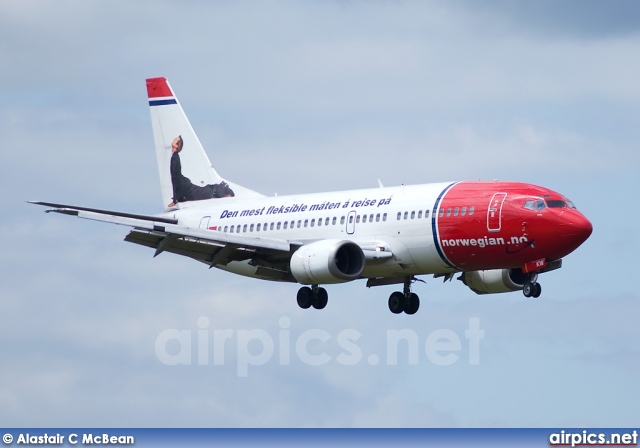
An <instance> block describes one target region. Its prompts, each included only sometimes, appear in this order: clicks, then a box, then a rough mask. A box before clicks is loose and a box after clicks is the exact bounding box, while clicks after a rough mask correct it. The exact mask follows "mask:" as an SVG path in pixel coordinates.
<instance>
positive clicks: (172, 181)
mask: <svg viewBox="0 0 640 448" xmlns="http://www.w3.org/2000/svg"><path fill="white" fill-rule="evenodd" d="M147 94H148V96H149V108H150V110H151V124H152V126H153V139H154V142H155V150H156V159H157V161H158V170H159V174H160V186H161V188H162V201H163V203H164V206H165V210H171V209H174V208H180V205H181V204H185V203H187V202H193V201H198V200H204V199H214V198H221V199H225V198H227V197H244V198H247V197H262V196H263V195H261V194H259V193H257V192H255V191H252V190H249V189H247V188H244V187H242V186H240V185H236V184H233V183H231V182H225V181H224V179H222V178H221V177H220V175H218V173H217V172H216V170H215V169H214V168H213V166H212V165H211V162H210V161H209V157H207V154H206V153H205V151H204V148H203V147H202V144H201V143H200V140H199V139H198V136H197V135H196V133H195V132H194V130H193V128H192V127H191V123H189V120H188V119H187V116H186V115H185V113H184V111H183V110H182V106H180V103H179V102H178V99H177V98H176V96H175V95H174V93H173V91H172V90H171V87H170V86H169V82H168V81H167V79H166V78H149V79H147ZM175 153H177V155H176V154H175Z"/></svg>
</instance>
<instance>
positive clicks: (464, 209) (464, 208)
mask: <svg viewBox="0 0 640 448" xmlns="http://www.w3.org/2000/svg"><path fill="white" fill-rule="evenodd" d="M466 214H467V207H462V208H461V209H460V216H464V215H466Z"/></svg>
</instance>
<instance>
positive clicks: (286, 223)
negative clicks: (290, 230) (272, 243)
mask: <svg viewBox="0 0 640 448" xmlns="http://www.w3.org/2000/svg"><path fill="white" fill-rule="evenodd" d="M288 225H289V221H285V222H284V224H283V225H282V228H283V229H285V230H287V227H288Z"/></svg>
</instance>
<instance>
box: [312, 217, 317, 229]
mask: <svg viewBox="0 0 640 448" xmlns="http://www.w3.org/2000/svg"><path fill="white" fill-rule="evenodd" d="M315 225H316V218H313V219H312V220H311V227H313V226H315Z"/></svg>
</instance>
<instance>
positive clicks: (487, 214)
mask: <svg viewBox="0 0 640 448" xmlns="http://www.w3.org/2000/svg"><path fill="white" fill-rule="evenodd" d="M532 199H534V200H535V199H539V200H540V199H541V200H545V199H547V200H565V198H564V196H562V195H560V194H559V193H556V192H554V191H552V190H549V189H548V188H544V187H539V186H537V185H531V184H526V183H519V182H499V181H496V182H460V183H458V184H456V185H454V186H453V187H452V188H451V189H450V190H449V191H448V192H447V193H446V195H445V196H444V198H443V199H442V201H441V203H440V206H439V215H438V236H439V241H438V242H439V244H440V247H441V249H442V251H443V253H444V254H445V256H446V257H447V259H448V260H449V261H450V262H451V263H452V264H453V265H455V266H456V267H457V268H459V269H461V270H483V269H497V268H519V267H522V266H523V265H524V264H525V263H528V262H531V261H533V260H539V259H546V260H556V259H559V258H562V257H564V256H566V255H567V254H569V253H571V252H572V251H574V250H575V249H576V248H577V247H578V246H580V244H582V243H583V242H584V241H585V240H586V239H587V238H588V237H589V235H590V234H591V230H592V227H591V223H589V221H588V220H587V219H586V218H585V217H584V216H583V215H582V214H581V213H580V212H579V211H577V210H575V209H573V208H569V207H563V208H550V207H546V208H544V209H542V210H530V209H527V208H525V207H524V204H525V202H526V201H527V200H532ZM471 212H472V213H471Z"/></svg>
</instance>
